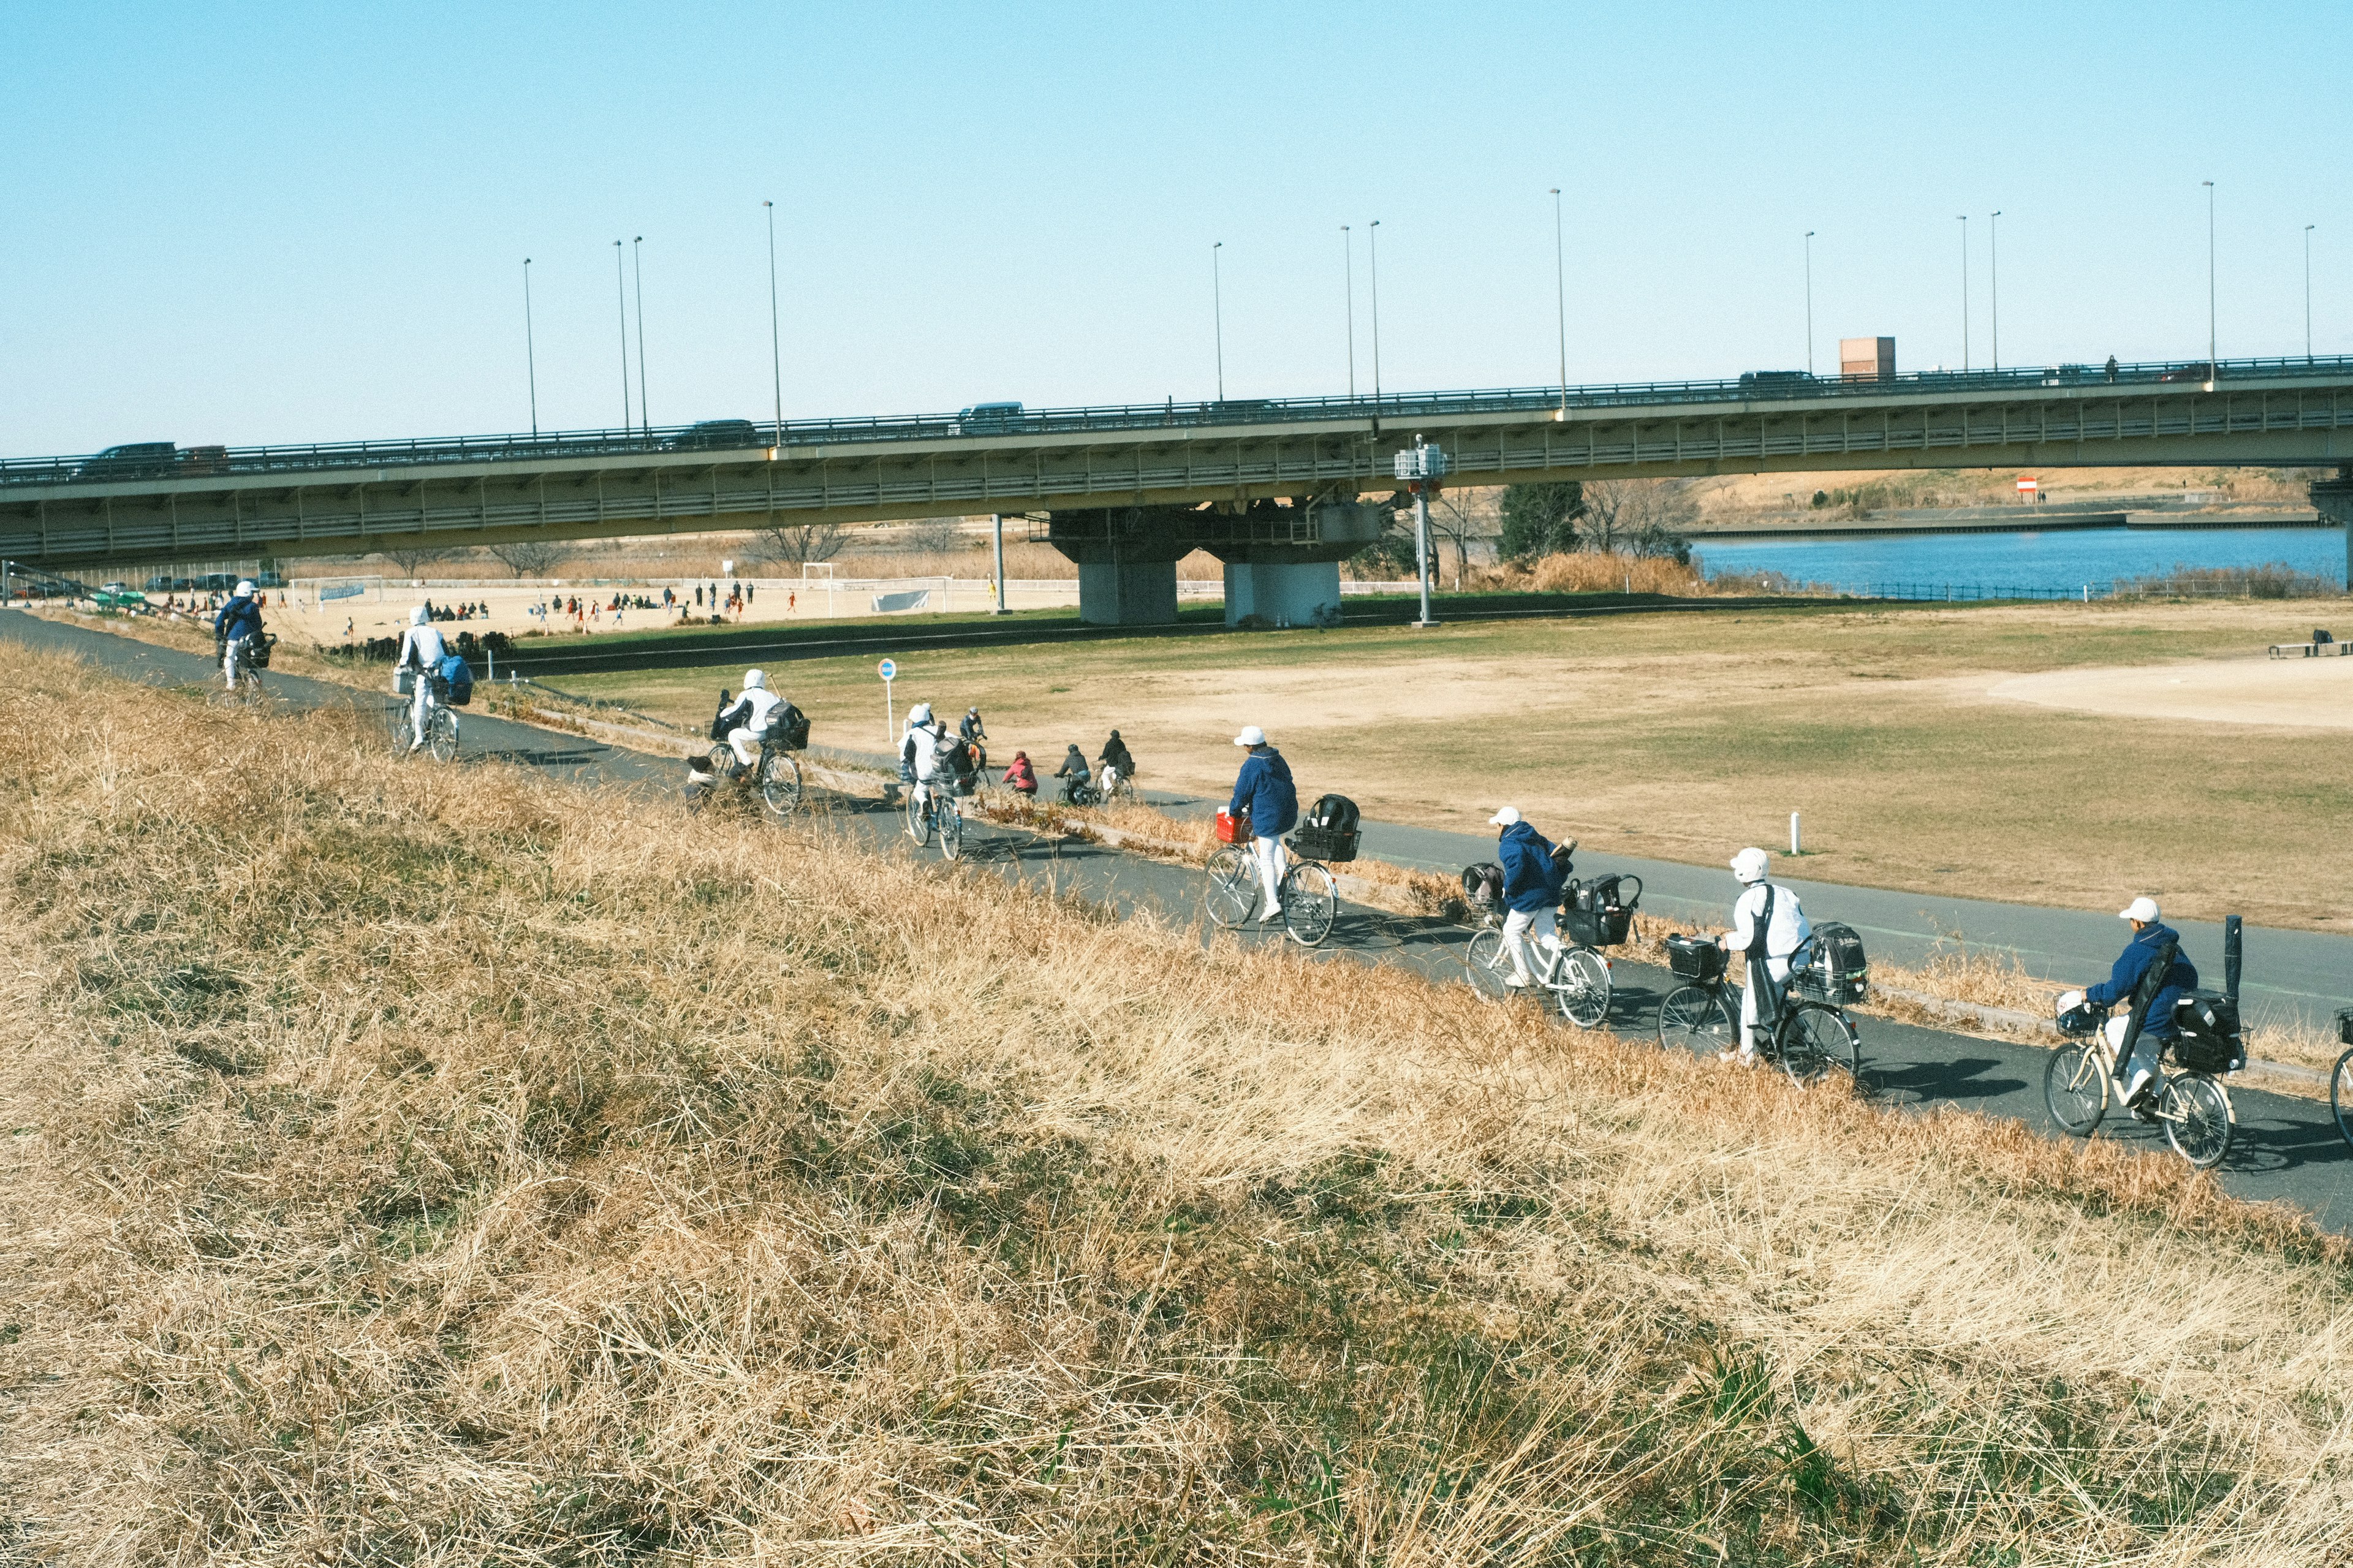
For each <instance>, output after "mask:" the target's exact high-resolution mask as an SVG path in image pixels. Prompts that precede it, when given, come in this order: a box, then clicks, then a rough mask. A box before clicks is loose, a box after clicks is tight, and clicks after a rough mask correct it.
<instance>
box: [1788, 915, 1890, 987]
mask: <svg viewBox="0 0 2353 1568" xmlns="http://www.w3.org/2000/svg"><path fill="white" fill-rule="evenodd" d="M1789 978H1790V979H1792V980H1794V981H1796V982H1797V983H1798V988H1799V990H1801V991H1804V992H1806V993H1807V994H1810V995H1814V996H1819V997H1821V998H1822V999H1823V1000H1825V1001H1830V1002H1860V1001H1862V994H1863V991H1864V989H1865V988H1866V987H1867V986H1868V985H1869V984H1870V983H1871V962H1870V960H1869V959H1868V958H1866V957H1865V956H1864V954H1863V951H1862V938H1861V937H1859V936H1857V935H1856V934H1855V931H1854V928H1853V927H1852V926H1850V925H1841V924H1840V923H1839V922H1838V921H1825V922H1824V923H1823V924H1821V925H1818V926H1816V927H1815V928H1814V933H1813V935H1811V936H1810V937H1808V938H1807V939H1806V941H1805V945H1803V946H1802V947H1800V948H1799V950H1798V951H1797V952H1795V953H1793V954H1791V955H1790V962H1789Z"/></svg>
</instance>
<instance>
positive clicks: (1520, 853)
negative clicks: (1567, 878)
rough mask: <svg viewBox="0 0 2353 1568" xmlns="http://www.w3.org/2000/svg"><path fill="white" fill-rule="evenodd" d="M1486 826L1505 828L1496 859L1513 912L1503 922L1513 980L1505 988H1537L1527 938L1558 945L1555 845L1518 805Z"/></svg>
mask: <svg viewBox="0 0 2353 1568" xmlns="http://www.w3.org/2000/svg"><path fill="white" fill-rule="evenodd" d="M1487 824H1488V826H1491V827H1497V828H1501V829H1502V831H1501V832H1500V833H1498V834H1496V836H1495V844H1496V854H1495V858H1496V859H1497V860H1499V861H1500V862H1502V864H1503V868H1504V905H1505V906H1506V907H1507V908H1508V909H1509V910H1511V913H1509V914H1507V915H1505V916H1504V952H1508V953H1510V954H1511V955H1512V977H1511V978H1510V979H1509V980H1506V981H1505V982H1504V984H1506V985H1511V986H1515V987H1516V986H1525V985H1533V984H1535V973H1534V972H1533V971H1532V970H1531V968H1530V966H1529V963H1528V941H1529V939H1530V938H1531V937H1534V938H1535V940H1536V941H1538V942H1543V943H1545V944H1546V946H1547V947H1548V948H1557V947H1558V946H1559V945H1560V933H1559V930H1558V928H1557V927H1556V925H1555V924H1554V922H1553V910H1554V907H1555V906H1556V905H1557V904H1558V903H1559V902H1560V872H1559V870H1558V868H1556V866H1555V865H1554V863H1553V858H1552V840H1551V839H1549V838H1546V837H1545V836H1544V835H1543V834H1541V833H1538V832H1537V831H1536V830H1535V827H1533V826H1530V825H1529V824H1528V822H1527V821H1526V820H1525V818H1523V817H1522V816H1520V808H1519V807H1518V806H1516V805H1507V806H1505V807H1504V808H1503V809H1502V810H1501V811H1498V812H1497V813H1495V815H1494V816H1491V817H1489V818H1488V819H1487Z"/></svg>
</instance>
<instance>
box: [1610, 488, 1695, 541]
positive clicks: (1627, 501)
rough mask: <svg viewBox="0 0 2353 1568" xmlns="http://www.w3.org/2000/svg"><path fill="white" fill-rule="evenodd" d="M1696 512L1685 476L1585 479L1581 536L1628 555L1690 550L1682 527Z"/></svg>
mask: <svg viewBox="0 0 2353 1568" xmlns="http://www.w3.org/2000/svg"><path fill="white" fill-rule="evenodd" d="M1698 516H1699V507H1698V504H1697V503H1696V502H1694V500H1692V498H1691V483H1690V481H1689V480H1687V479H1588V480H1587V481H1586V482H1585V528H1584V532H1585V537H1586V538H1587V540H1588V541H1589V542H1591V544H1592V547H1593V548H1594V549H1596V550H1599V551H1602V552H1611V551H1615V552H1619V553H1620V554H1626V555H1674V554H1676V553H1677V552H1678V550H1679V549H1680V550H1681V551H1682V552H1686V553H1687V552H1689V549H1690V546H1689V544H1688V543H1686V542H1684V541H1683V529H1684V528H1686V527H1688V526H1689V525H1690V524H1691V522H1692V521H1693V520H1694V519H1695V518H1697V517H1698Z"/></svg>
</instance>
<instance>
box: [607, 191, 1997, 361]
mask: <svg viewBox="0 0 2353 1568" xmlns="http://www.w3.org/2000/svg"><path fill="white" fill-rule="evenodd" d="M1986 226H1987V228H1988V229H1989V231H1990V232H1991V236H1992V237H1991V239H1990V240H1989V243H1990V244H1991V245H1992V247H1993V258H1992V259H1993V265H1992V266H1991V268H1989V269H1988V273H1987V279H1986V285H1987V287H1988V288H1989V289H1990V290H1991V291H1992V294H1993V367H1994V369H1996V370H2000V368H2001V209H2000V208H1999V207H1997V208H1995V209H1994V213H1993V216H1991V217H1989V218H1988V219H1986ZM638 363H640V364H642V363H645V356H644V355H643V354H639V355H638Z"/></svg>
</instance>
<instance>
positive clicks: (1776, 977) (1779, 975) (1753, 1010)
mask: <svg viewBox="0 0 2353 1568" xmlns="http://www.w3.org/2000/svg"><path fill="white" fill-rule="evenodd" d="M1743 963H1744V964H1745V963H1746V960H1744V961H1743ZM1765 973H1767V974H1769V975H1771V976H1772V977H1773V984H1775V985H1777V986H1778V985H1787V984H1788V983H1789V961H1788V959H1787V958H1768V959H1767V960H1766V961H1765ZM1785 1005H1786V1004H1785ZM1740 1040H1741V1045H1740V1054H1741V1055H1743V1056H1747V1055H1749V1054H1750V1053H1751V1052H1753V1051H1755V1050H1756V1049H1757V1047H1759V1046H1761V1045H1763V1044H1764V1043H1765V1031H1764V1030H1762V1029H1760V1028H1758V1027H1757V987H1756V986H1754V985H1744V986H1742V987H1741V988H1740Z"/></svg>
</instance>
